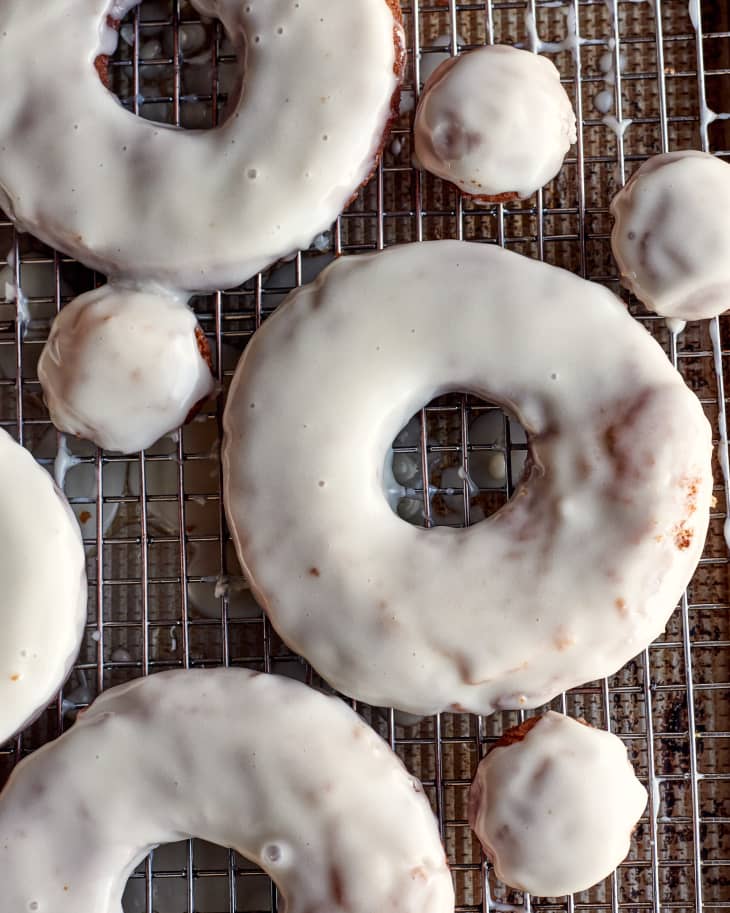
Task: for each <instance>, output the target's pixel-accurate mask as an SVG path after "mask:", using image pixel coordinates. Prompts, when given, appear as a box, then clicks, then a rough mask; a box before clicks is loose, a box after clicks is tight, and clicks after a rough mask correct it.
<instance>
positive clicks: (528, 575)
mask: <svg viewBox="0 0 730 913" xmlns="http://www.w3.org/2000/svg"><path fill="white" fill-rule="evenodd" d="M455 389H456V390H466V391H470V392H473V393H475V394H476V395H478V396H481V397H482V398H483V399H486V400H489V401H492V402H501V403H503V404H505V405H506V406H507V407H508V408H509V409H510V411H512V412H513V413H514V414H515V415H516V417H517V418H518V419H519V421H520V422H521V424H522V426H523V427H524V428H526V429H527V431H528V434H529V442H530V453H531V459H530V460H529V461H528V471H527V475H526V478H525V480H524V481H523V483H522V485H521V486H520V487H519V488H518V490H517V492H516V493H515V495H514V496H513V498H512V499H511V501H510V502H509V503H508V504H507V505H506V506H505V507H504V508H503V509H502V510H500V511H499V512H498V513H496V514H495V515H494V516H492V517H490V518H489V519H487V520H485V521H484V522H482V523H479V524H477V525H475V526H472V527H470V528H469V529H461V530H454V529H444V528H436V529H432V530H423V529H420V528H415V527H413V526H410V525H409V524H408V523H406V522H404V521H403V520H401V519H400V518H399V517H397V516H396V515H395V513H394V512H393V511H392V510H391V508H390V505H389V504H388V501H387V499H386V496H385V494H384V487H385V486H386V482H387V481H388V476H387V473H386V464H387V461H388V458H389V455H390V453H391V445H392V442H393V440H394V439H395V437H396V435H397V434H398V433H399V432H400V430H401V429H402V428H404V427H405V425H406V424H407V422H408V421H409V420H410V419H411V417H412V416H413V415H414V414H415V413H417V412H418V410H419V409H420V408H421V407H422V406H424V405H425V404H427V403H428V402H430V400H432V399H433V398H434V397H435V396H437V395H439V394H441V393H444V392H445V391H448V390H455ZM224 430H225V435H224V442H223V469H224V492H225V505H226V509H227V512H228V518H229V523H230V527H231V531H232V533H233V537H234V540H235V543H236V547H237V550H238V554H239V557H240V559H241V566H242V568H243V570H244V573H245V574H246V576H247V579H248V580H249V581H250V582H251V586H252V588H253V591H254V593H255V595H256V596H257V598H258V599H259V601H260V602H261V604H262V605H263V606H264V607H265V608H266V609H267V611H268V613H269V616H270V618H271V620H272V622H273V624H274V626H275V627H276V629H277V630H278V631H279V633H280V634H281V636H282V637H283V638H284V640H285V641H286V642H287V643H288V644H289V645H290V646H291V647H293V648H294V649H295V650H297V651H298V652H299V653H301V654H302V655H304V656H305V657H306V658H307V659H309V660H310V662H311V663H312V665H313V666H314V667H315V668H316V669H317V670H318V671H319V672H320V674H321V675H323V676H324V677H325V678H326V679H327V680H328V681H329V682H330V683H331V684H333V685H334V686H335V687H336V688H338V689H339V690H340V691H343V692H344V693H346V694H348V695H350V696H353V697H357V698H359V699H362V700H364V701H367V702H369V703H371V704H375V705H386V706H395V707H397V708H399V709H401V710H406V711H409V712H411V713H422V714H425V713H432V712H434V711H436V710H444V709H448V708H451V709H456V710H469V711H474V712H478V713H490V712H491V711H493V710H494V709H495V708H498V707H502V708H506V707H534V706H538V705H540V704H542V703H544V702H545V701H547V700H549V699H550V698H552V697H554V696H555V695H556V694H558V693H559V692H560V691H562V690H565V689H567V688H570V687H573V686H575V685H579V684H582V683H584V682H587V681H591V680H593V679H595V678H599V677H601V676H605V675H609V674H612V673H614V672H615V671H616V670H617V669H619V668H620V667H621V666H622V665H623V664H624V663H625V662H626V661H627V660H628V659H630V658H631V657H632V656H635V655H636V654H637V653H638V652H639V651H640V650H642V649H643V648H644V647H645V646H647V644H649V643H650V642H651V641H652V640H653V639H654V638H655V637H656V636H657V635H658V634H659V632H660V631H661V630H662V629H663V627H664V625H665V623H666V621H667V619H668V617H669V615H670V614H671V612H672V610H673V609H674V607H675V605H676V603H677V600H678V599H679V597H680V595H681V593H682V591H683V590H684V588H685V586H686V584H687V582H688V581H689V579H690V577H691V576H692V573H693V571H694V568H695V566H696V564H697V561H698V560H699V557H700V554H701V552H702V546H703V543H704V538H705V533H706V531H707V525H708V520H709V508H710V500H711V497H712V472H711V466H710V457H711V452H712V444H711V433H710V426H709V423H708V422H707V419H706V418H705V416H704V414H703V411H702V407H701V406H700V403H699V401H698V400H697V397H696V396H695V395H694V394H693V393H691V392H690V391H689V390H688V389H687V387H686V386H685V384H684V382H683V381H682V378H681V377H680V375H679V374H678V373H677V372H676V371H675V370H674V368H673V367H672V366H671V364H670V362H669V360H668V359H667V357H666V355H665V354H664V352H663V351H662V350H661V348H660V347H659V346H658V345H657V344H656V342H654V341H653V340H652V339H651V337H650V336H649V334H648V333H647V332H646V330H645V329H644V328H643V327H642V326H640V325H639V324H638V323H637V322H636V321H634V320H633V319H632V318H631V317H630V316H629V314H628V313H627V312H626V310H625V308H624V307H623V306H622V304H621V302H620V301H619V300H618V299H617V298H616V297H615V296H613V295H612V294H611V293H610V292H608V291H607V290H606V289H604V288H602V287H601V286H598V285H595V284H592V283H589V282H586V281H585V280H583V279H580V278H578V277H577V276H574V275H572V274H570V273H568V272H565V271H563V270H560V269H557V268H555V267H551V266H547V265H546V264H544V263H540V262H538V261H535V260H530V259H528V258H526V257H521V256H519V255H517V254H514V253H510V252H507V251H504V250H502V249H500V248H498V247H496V246H492V245H488V244H470V243H465V242H458V241H437V242H430V243H421V244H413V245H405V246H402V247H395V248H391V249H388V250H386V251H385V252H383V253H379V254H374V255H367V256H360V257H345V258H342V259H340V260H337V261H335V263H333V264H332V265H331V266H329V267H328V268H327V270H326V271H325V272H323V273H322V274H321V276H320V277H319V278H318V280H317V281H316V282H314V283H313V284H312V285H309V286H306V287H304V288H302V289H301V290H297V291H295V292H293V293H292V294H291V295H290V297H289V298H288V299H287V301H286V302H285V303H284V304H283V305H282V306H281V307H280V309H279V310H278V311H277V312H276V313H275V314H274V315H273V316H272V317H271V318H270V319H269V320H267V321H266V323H265V324H264V325H263V326H262V328H261V329H260V330H259V331H258V332H257V333H256V334H255V336H254V337H253V339H252V341H251V342H250V343H249V345H248V346H247V348H246V349H245V351H244V353H243V356H242V358H241V361H240V362H239V365H238V368H237V371H236V375H235V377H234V379H233V383H232V386H231V390H230V394H229V398H228V403H227V406H226V411H225V415H224ZM390 481H392V478H391V479H390Z"/></svg>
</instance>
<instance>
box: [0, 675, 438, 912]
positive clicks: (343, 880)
mask: <svg viewBox="0 0 730 913" xmlns="http://www.w3.org/2000/svg"><path fill="white" fill-rule="evenodd" d="M232 723H235V725H232ZM110 783H113V784H114V786H113V788H112V789H110ZM186 836H195V837H200V838H203V839H206V840H209V841H211V842H213V843H217V844H220V845H222V846H229V847H232V848H233V849H235V850H237V851H238V852H240V853H241V854H243V855H244V856H246V857H247V858H249V859H251V860H253V861H254V862H256V863H258V864H259V865H260V866H261V867H262V868H263V869H264V870H265V871H266V872H268V874H269V875H270V876H271V877H272V878H273V880H274V881H275V882H276V884H277V885H278V887H279V889H280V891H281V892H282V894H283V895H284V897H285V899H286V909H287V910H288V911H290V913H308V911H309V913H313V911H315V910H317V911H320V910H321V911H325V910H326V911H328V913H372V911H374V910H382V911H385V910H398V911H402V913H452V911H453V908H454V907H453V904H454V893H453V887H452V883H451V876H450V874H449V870H448V866H447V864H446V859H445V855H444V850H443V847H442V845H441V841H440V839H439V834H438V828H437V826H436V821H435V819H434V816H433V812H432V811H431V807H430V805H429V803H428V800H427V799H426V796H425V794H424V792H423V787H422V786H421V784H420V783H419V782H418V781H417V780H415V779H414V778H413V777H411V776H410V775H409V774H408V773H407V772H406V770H405V768H404V767H403V765H402V764H401V762H400V761H399V760H398V758H397V757H396V755H395V754H393V752H392V751H391V750H390V748H389V747H388V746H387V745H386V744H385V742H383V741H382V739H380V737H379V736H377V735H376V734H375V732H374V731H373V730H372V729H370V727H369V726H367V725H366V724H365V723H364V722H363V721H362V720H361V719H360V717H358V716H357V714H356V713H354V712H353V711H352V710H351V709H350V708H349V707H347V705H346V704H344V703H343V702H341V701H339V700H337V699H335V698H330V697H325V696H324V695H322V694H320V693H318V692H316V691H314V690H312V689H311V688H307V687H306V686H305V685H302V684H300V683H299V682H296V681H293V680H291V679H286V678H282V677H278V676H271V675H265V674H263V673H255V672H248V671H246V670H243V669H209V670H204V671H203V670H195V671H192V672H190V671H182V670H177V671H174V672H164V673H160V674H157V675H153V676H150V677H149V678H143V679H137V680H135V681H134V682H131V683H130V684H127V685H122V686H119V687H117V688H114V689H112V690H110V691H108V692H106V693H105V694H103V695H102V696H101V697H99V698H98V699H97V700H96V701H95V703H94V704H93V705H92V706H91V707H90V708H89V710H87V711H86V712H85V713H83V714H82V715H81V717H80V719H79V721H78V722H77V723H76V724H75V726H74V727H73V728H72V729H71V730H70V731H69V732H68V733H66V734H65V735H63V736H62V737H61V738H60V739H58V740H57V741H56V742H53V743H51V744H49V745H47V746H46V747H44V748H43V749H41V750H40V751H38V752H36V753H35V754H33V755H31V756H30V757H29V758H28V759H27V760H25V761H23V762H22V763H21V764H19V765H18V767H17V768H16V769H15V771H14V772H13V774H12V775H11V778H10V780H9V782H8V785H7V787H6V789H5V791H4V792H3V794H2V795H1V796H0V884H2V886H3V895H2V901H1V902H0V905H1V906H2V909H3V910H7V911H10V910H13V911H16V910H18V911H21V910H22V911H27V910H38V911H39V913H42V911H52V913H80V911H82V910H84V911H92V910H93V911H94V913H116V911H119V910H120V909H121V901H122V892H123V891H124V887H125V884H126V882H127V879H128V877H129V876H130V875H131V873H132V871H133V870H134V869H135V868H136V866H137V865H138V864H139V862H140V861H141V860H142V859H143V858H144V857H145V856H146V855H147V854H148V853H149V851H150V850H151V849H153V847H154V846H156V845H158V844H160V843H169V842H172V841H177V840H181V839H184V838H185V837H186Z"/></svg>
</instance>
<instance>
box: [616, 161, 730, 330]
mask: <svg viewBox="0 0 730 913" xmlns="http://www.w3.org/2000/svg"><path fill="white" fill-rule="evenodd" d="M611 214H612V215H613V217H614V219H615V223H614V227H613V232H612V233H611V248H612V249H613V255H614V257H615V258H616V262H617V263H618V265H619V269H620V270H621V278H622V281H623V283H624V285H625V286H626V287H627V288H628V289H630V290H631V291H632V292H633V293H634V294H635V295H636V297H637V298H639V299H640V300H641V301H643V302H644V304H645V305H646V306H647V307H648V308H649V309H650V310H652V311H655V312H656V313H657V314H663V315H664V316H665V317H670V318H675V319H680V320H699V319H701V318H704V317H715V316H717V315H718V314H721V313H722V312H723V311H725V310H727V309H728V308H730V165H728V163H727V162H724V161H722V160H721V159H719V158H716V157H715V156H712V155H708V154H707V153H705V152H697V151H695V150H685V151H682V152H669V153H666V154H665V155H655V156H653V157H652V158H650V159H648V161H646V162H645V163H644V164H643V165H642V166H641V167H640V168H639V169H638V171H636V173H635V174H634V175H632V177H631V179H630V180H629V182H628V183H627V184H626V186H625V187H624V188H623V189H622V190H620V191H619V192H618V194H616V196H615V197H614V198H613V200H612V201H611Z"/></svg>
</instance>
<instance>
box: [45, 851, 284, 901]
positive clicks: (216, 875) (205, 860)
mask: <svg viewBox="0 0 730 913" xmlns="http://www.w3.org/2000/svg"><path fill="white" fill-rule="evenodd" d="M277 846H278V845H277ZM279 849H280V850H281V849H282V848H281V847H279ZM148 858H149V869H148V868H147V860H145V861H144V862H141V863H140V864H139V865H138V866H137V868H136V869H135V870H134V872H133V873H132V875H131V876H130V877H129V879H128V881H127V885H126V887H125V889H124V893H123V895H122V910H123V911H124V913H147V911H148V909H149V908H148V906H147V897H148V895H149V892H150V889H151V894H152V901H153V906H152V908H151V909H153V910H158V911H159V913H172V911H178V910H187V909H188V896H189V895H188V892H189V890H190V886H191V885H192V891H193V906H192V908H190V909H193V910H195V911H196V913H220V911H222V910H228V909H229V898H230V896H231V895H230V892H231V886H232V885H233V886H234V890H235V894H236V906H235V909H236V910H269V909H271V897H272V887H273V883H272V881H271V879H270V878H269V876H268V875H267V874H266V873H265V872H263V871H262V870H261V869H260V868H259V867H258V866H257V865H256V864H255V863H253V862H251V861H250V860H248V859H246V858H245V857H244V856H240V855H239V854H238V853H235V852H231V851H230V850H228V849H226V848H225V847H222V846H217V845H216V844H213V843H208V842H206V841H205V840H197V839H196V840H191V841H187V840H184V841H181V842H179V843H168V844H163V845H162V846H159V847H158V848H157V849H156V850H154V851H153V852H152V853H150V855H149V857H148ZM273 864H276V863H275V862H274V863H273ZM203 873H204V874H203ZM39 913H43V911H42V910H39ZM46 913H52V911H46ZM79 913H81V911H79ZM89 913H90V911H89Z"/></svg>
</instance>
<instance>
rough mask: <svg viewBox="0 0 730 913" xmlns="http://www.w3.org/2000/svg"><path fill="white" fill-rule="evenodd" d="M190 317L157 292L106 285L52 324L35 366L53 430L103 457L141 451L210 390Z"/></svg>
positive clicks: (212, 384) (195, 326)
mask: <svg viewBox="0 0 730 913" xmlns="http://www.w3.org/2000/svg"><path fill="white" fill-rule="evenodd" d="M196 330H198V331H199V327H198V323H197V320H196V319H195V315H194V314H193V312H192V311H191V310H190V309H189V308H187V307H186V306H185V304H184V302H181V301H179V300H177V299H175V298H173V297H170V296H168V295H163V294H158V293H157V292H156V291H152V290H150V291H143V290H139V291H135V290H133V289H118V288H117V287H116V286H114V285H104V286H102V287H101V288H99V289H95V290H94V291H91V292H88V293H87V294H85V295H82V296H81V297H79V298H76V299H75V300H74V301H72V302H71V304H69V305H67V306H66V307H65V308H64V309H63V310H62V311H61V313H60V314H59V316H58V317H57V318H56V320H55V322H54V324H53V326H52V328H51V334H50V337H49V339H48V343H47V344H46V346H45V347H44V349H43V352H42V354H41V357H40V360H39V362H38V377H39V379H40V381H41V385H42V387H43V392H44V394H45V398H46V402H47V404H48V409H49V412H50V413H51V419H52V420H53V424H54V425H55V426H56V427H57V428H59V429H60V430H61V431H66V432H68V433H69V434H75V435H78V436H79V437H84V438H87V439H88V440H91V441H93V442H94V443H95V444H97V446H99V447H103V448H104V449H105V450H116V451H121V452H123V453H133V452H135V451H137V450H144V449H145V448H147V447H150V446H151V445H152V444H154V443H155V441H157V440H159V439H160V438H161V437H162V436H163V435H164V434H166V433H167V432H168V431H169V430H170V429H171V428H177V427H178V426H180V425H182V424H183V422H184V421H185V420H186V418H187V416H188V415H189V413H190V411H191V410H192V409H193V408H194V407H195V406H196V405H197V404H198V403H199V402H201V401H202V400H204V399H206V398H207V397H208V396H209V395H210V394H211V393H212V392H213V390H214V388H215V382H214V379H213V375H212V374H211V371H210V368H209V367H208V364H207V362H206V361H205V359H204V358H203V356H202V355H201V353H200V349H199V347H198V339H197V337H196Z"/></svg>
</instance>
